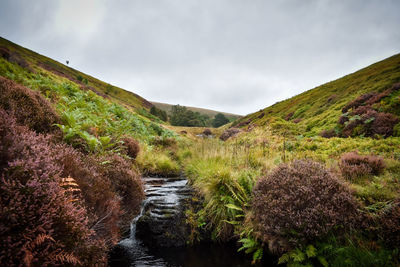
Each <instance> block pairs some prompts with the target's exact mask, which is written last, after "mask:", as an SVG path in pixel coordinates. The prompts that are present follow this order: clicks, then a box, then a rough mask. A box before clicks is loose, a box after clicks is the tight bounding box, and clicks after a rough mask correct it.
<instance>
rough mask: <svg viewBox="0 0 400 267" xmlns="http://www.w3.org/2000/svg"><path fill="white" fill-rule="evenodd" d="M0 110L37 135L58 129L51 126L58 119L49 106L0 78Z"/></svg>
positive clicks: (24, 89)
mask: <svg viewBox="0 0 400 267" xmlns="http://www.w3.org/2000/svg"><path fill="white" fill-rule="evenodd" d="M0 108H3V109H4V110H5V111H7V113H8V114H10V115H12V116H14V117H15V118H16V119H17V123H18V124H21V125H26V126H28V127H29V128H31V129H33V130H35V131H36V132H39V133H48V132H51V131H54V130H57V129H58V128H57V127H55V126H53V125H54V124H55V123H59V122H60V119H59V117H58V115H57V114H56V112H55V111H54V109H53V108H52V106H51V104H50V103H49V102H48V101H47V100H46V99H45V98H44V97H43V96H41V95H40V93H38V92H34V91H32V90H31V89H29V88H27V87H25V86H22V85H19V84H17V83H15V82H14V81H11V80H9V79H7V78H4V77H0Z"/></svg>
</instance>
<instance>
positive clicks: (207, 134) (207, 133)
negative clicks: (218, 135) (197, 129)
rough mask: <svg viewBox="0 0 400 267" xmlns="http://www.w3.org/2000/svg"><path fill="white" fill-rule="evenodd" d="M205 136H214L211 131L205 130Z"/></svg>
mask: <svg viewBox="0 0 400 267" xmlns="http://www.w3.org/2000/svg"><path fill="white" fill-rule="evenodd" d="M203 135H205V136H209V135H212V132H211V130H210V129H208V128H207V129H204V131H203Z"/></svg>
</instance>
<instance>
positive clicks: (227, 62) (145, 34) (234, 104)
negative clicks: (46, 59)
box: [0, 0, 400, 114]
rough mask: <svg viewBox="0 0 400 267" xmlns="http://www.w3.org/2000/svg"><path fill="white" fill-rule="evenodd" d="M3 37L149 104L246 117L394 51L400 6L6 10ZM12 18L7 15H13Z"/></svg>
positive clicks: (241, 3) (329, 1)
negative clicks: (124, 90)
mask: <svg viewBox="0 0 400 267" xmlns="http://www.w3.org/2000/svg"><path fill="white" fill-rule="evenodd" d="M2 6H3V8H2V9H0V34H1V35H2V36H3V37H5V38H10V39H11V40H14V41H16V42H18V43H21V44H23V45H25V46H27V47H29V48H32V49H34V50H36V51H38V52H40V53H43V54H45V55H48V56H50V57H53V58H55V59H58V60H60V61H63V60H65V59H66V58H68V59H69V60H70V62H71V64H72V65H73V66H74V67H75V68H78V69H80V70H82V71H84V72H87V73H89V74H92V75H95V76H97V77H98V78H100V79H103V80H105V81H107V82H110V83H112V84H115V85H117V86H120V87H122V88H126V89H128V90H132V91H133V92H136V93H138V94H140V95H142V96H144V97H145V98H147V99H149V100H155V101H161V102H167V103H179V104H182V105H191V106H199V107H205V108H214V109H218V110H223V111H228V112H237V113H240V114H247V113H250V112H254V111H256V110H258V109H260V108H264V107H266V106H268V105H271V104H273V103H275V102H277V101H280V100H282V99H285V98H288V97H290V96H292V95H295V94H298V93H300V92H302V91H304V90H307V89H310V88H313V87H315V86H317V85H319V84H322V83H324V82H327V81H330V80H332V79H335V78H339V77H341V76H343V75H345V74H348V73H349V72H353V71H355V70H357V69H359V68H361V67H364V66H366V65H368V64H371V63H373V62H375V61H378V60H382V59H384V58H385V57H388V56H391V55H393V54H395V53H398V52H399V45H400V31H398V28H400V18H399V16H398V13H399V11H400V2H398V1H396V0H382V1H373V0H368V1H361V0H353V1H334V0H320V1H317V0H310V1H295V0H282V1H263V0H252V1H245V0H229V1H228V0H220V1H212V0H203V1H194V0H185V1H183V0H159V1H155V0H154V1H139V0H135V1H122V0H117V1H75V0H74V1H66V0H65V1H22V0H21V1H11V0H10V1H4V3H3V4H2ZM10 14H12V15H10Z"/></svg>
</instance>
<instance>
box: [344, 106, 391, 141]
mask: <svg viewBox="0 0 400 267" xmlns="http://www.w3.org/2000/svg"><path fill="white" fill-rule="evenodd" d="M398 122H399V119H398V118H397V117H396V116H395V115H393V114H391V113H384V112H377V111H376V110H374V109H372V108H371V106H359V107H357V108H354V110H353V111H352V112H350V113H346V114H343V115H342V116H341V117H340V118H339V121H338V123H339V124H340V125H341V127H342V136H343V137H349V136H358V135H364V136H375V135H382V136H384V137H389V136H392V135H393V134H394V128H395V125H396V124H397V123H398Z"/></svg>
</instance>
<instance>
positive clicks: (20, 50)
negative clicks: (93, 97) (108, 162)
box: [0, 37, 152, 109]
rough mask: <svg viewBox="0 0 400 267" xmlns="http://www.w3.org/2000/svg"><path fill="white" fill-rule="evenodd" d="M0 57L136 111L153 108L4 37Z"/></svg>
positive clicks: (117, 88)
mask: <svg viewBox="0 0 400 267" xmlns="http://www.w3.org/2000/svg"><path fill="white" fill-rule="evenodd" d="M0 55H1V56H2V57H3V58H6V59H7V58H8V59H10V61H11V62H14V63H17V64H18V65H20V66H21V67H24V68H27V69H29V70H32V71H33V72H40V71H43V70H46V71H48V72H51V73H53V74H54V75H56V76H59V77H64V78H66V79H68V80H70V81H71V82H74V83H75V84H77V85H78V86H79V87H81V88H84V89H85V90H92V91H93V92H95V93H96V94H98V95H100V96H103V97H106V98H110V99H112V100H114V101H118V102H119V103H121V104H125V105H127V106H130V107H132V108H134V109H141V108H146V109H149V108H151V107H152V104H151V103H150V102H148V101H147V100H146V99H144V98H142V97H141V96H139V95H137V94H134V93H132V92H129V91H126V90H124V89H121V88H119V87H116V86H113V85H110V84H108V83H105V82H103V81H100V80H98V79H96V78H94V77H92V76H90V75H87V74H85V73H82V72H80V71H78V70H75V69H73V68H71V67H68V66H66V65H64V64H62V63H60V62H57V61H55V60H53V59H51V58H48V57H45V56H42V55H40V54H38V53H36V52H33V51H31V50H29V49H26V48H24V47H22V46H19V45H17V44H15V43H12V42H10V41H8V40H6V39H4V38H2V37H0Z"/></svg>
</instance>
